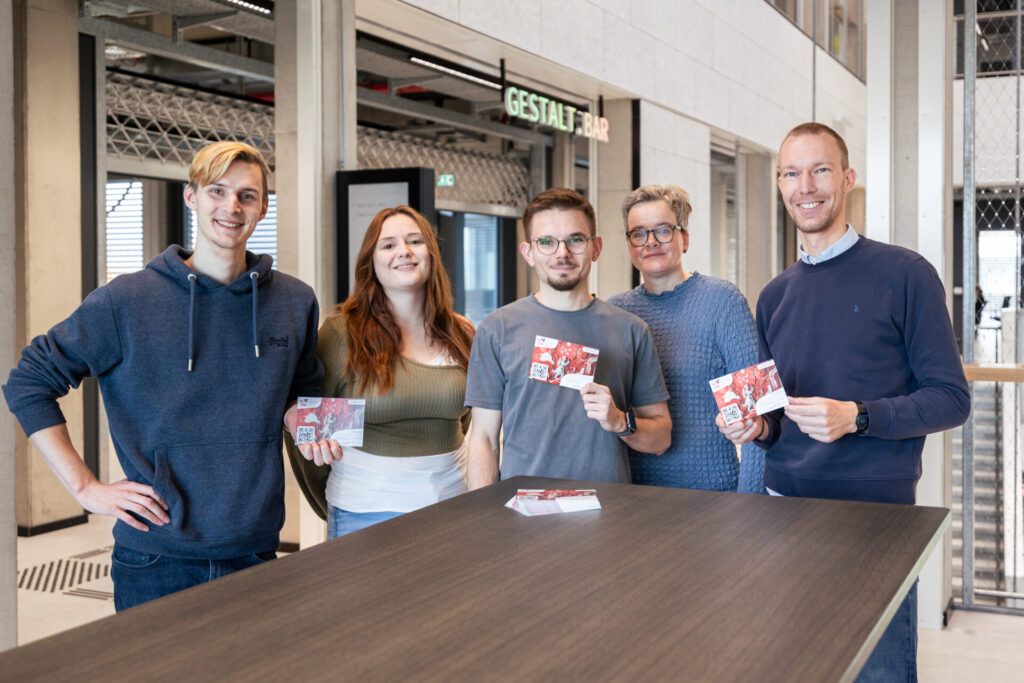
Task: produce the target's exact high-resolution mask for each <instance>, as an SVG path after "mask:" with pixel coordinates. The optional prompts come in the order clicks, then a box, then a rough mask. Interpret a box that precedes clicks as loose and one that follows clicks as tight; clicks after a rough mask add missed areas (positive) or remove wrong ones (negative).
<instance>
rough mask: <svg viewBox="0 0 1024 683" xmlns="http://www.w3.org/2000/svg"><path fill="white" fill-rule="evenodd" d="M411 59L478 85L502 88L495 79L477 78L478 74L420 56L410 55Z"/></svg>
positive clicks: (494, 88)
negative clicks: (436, 62)
mask: <svg viewBox="0 0 1024 683" xmlns="http://www.w3.org/2000/svg"><path fill="white" fill-rule="evenodd" d="M409 61H410V62H412V63H414V64H419V65H420V66H425V67H427V68H428V69H433V70H434V71H440V72H441V73H445V74H448V75H449V76H455V77H456V78H461V79H462V80H464V81H470V82H471V83H476V84H477V85H482V86H484V87H485V88H491V89H493V90H501V85H499V84H498V83H495V82H493V81H488V80H485V79H483V78H477V77H476V76H473V75H470V74H467V73H463V72H462V71H456V70H455V69H450V68H448V67H447V66H442V65H441V64H435V63H434V62H428V61H427V60H425V59H420V58H419V57H409Z"/></svg>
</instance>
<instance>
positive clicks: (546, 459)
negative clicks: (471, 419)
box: [466, 295, 668, 483]
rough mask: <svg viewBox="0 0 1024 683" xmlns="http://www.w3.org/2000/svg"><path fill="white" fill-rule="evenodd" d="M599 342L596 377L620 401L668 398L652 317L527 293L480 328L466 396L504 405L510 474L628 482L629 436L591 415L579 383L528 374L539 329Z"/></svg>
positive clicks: (505, 471) (475, 402)
mask: <svg viewBox="0 0 1024 683" xmlns="http://www.w3.org/2000/svg"><path fill="white" fill-rule="evenodd" d="M538 335H540V336H544V337H549V338H554V339H558V340H560V341H567V342H573V343H575V344H580V345H582V346H590V347H595V348H597V349H598V350H599V351H600V353H599V355H598V359H597V372H596V374H595V376H594V381H595V382H597V383H598V384H604V385H605V386H607V387H608V388H609V389H610V390H611V393H612V396H613V397H614V399H615V405H616V406H617V407H618V408H619V409H620V410H625V409H626V408H628V407H630V406H646V405H650V404H652V403H659V402H661V401H667V400H668V392H667V391H666V390H665V382H664V380H663V379H662V377H661V366H660V365H659V364H658V356H657V354H655V352H654V343H653V341H652V340H651V332H650V330H648V329H647V324H646V323H645V322H644V321H643V320H641V319H640V318H638V317H636V316H635V315H633V314H632V313H627V312H626V311H623V310H622V309H620V308H616V307H615V306H612V305H611V304H608V303H606V302H604V301H602V300H600V299H597V298H595V299H594V300H593V301H592V302H590V304H589V305H588V306H587V307H586V308H584V309H582V310H579V311H556V310H554V309H551V308H547V307H546V306H544V305H542V304H541V303H540V302H539V301H537V299H536V298H535V297H533V296H532V295H531V296H528V297H525V298H523V299H520V300H518V301H516V302H514V303H511V304H509V305H507V306H503V307H502V308H499V309H498V310H496V311H494V312H493V313H491V314H490V315H489V316H487V318H485V319H484V321H483V322H482V323H480V327H479V328H477V331H476V338H475V339H474V340H473V351H472V353H471V355H470V359H469V375H468V377H467V380H466V405H467V406H471V407H478V408H488V409H491V410H500V411H501V412H502V423H503V426H504V430H505V431H504V433H505V443H504V451H503V455H502V461H501V475H502V477H504V478H508V477H514V476H517V475H532V476H541V477H559V478H564V479H583V480H589V481H612V482H623V483H629V459H628V449H627V447H626V444H625V443H624V442H623V441H622V439H620V438H619V437H617V436H615V435H614V434H612V433H611V432H606V431H605V430H603V429H601V425H600V424H599V423H598V422H597V420H593V419H591V418H589V417H587V412H586V411H585V410H584V409H583V399H582V398H581V397H580V394H579V391H578V390H576V389H570V388H567V387H561V386H558V385H555V384H548V383H547V382H542V381H538V380H533V379H530V363H531V359H532V356H533V348H534V343H535V340H536V338H537V336H538Z"/></svg>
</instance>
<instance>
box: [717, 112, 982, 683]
mask: <svg viewBox="0 0 1024 683" xmlns="http://www.w3.org/2000/svg"><path fill="white" fill-rule="evenodd" d="M856 178H857V174H856V173H855V172H854V170H853V169H852V168H850V165H849V154H848V152H847V148H846V143H845V142H844V141H843V139H842V137H840V136H839V135H838V134H837V133H836V132H835V131H834V130H832V129H831V128H829V127H827V126H824V125H822V124H819V123H806V124H802V125H800V126H797V127H796V128H794V129H793V130H792V131H790V132H789V134H788V135H787V136H786V138H785V139H784V140H783V142H782V146H781V148H780V149H779V179H778V184H779V191H780V193H781V194H782V198H783V201H784V202H785V204H786V209H787V210H788V211H789V214H790V215H791V216H792V217H793V220H794V221H795V222H796V226H797V230H798V231H799V236H800V259H799V260H798V261H797V262H796V263H794V264H793V265H792V266H790V267H789V268H788V269H786V271H785V272H783V273H782V274H781V275H779V276H778V277H776V278H775V279H774V280H772V281H771V282H770V283H768V285H767V286H766V287H765V288H764V290H763V291H762V292H761V296H760V298H759V299H758V302H757V331H758V345H759V352H760V356H761V358H762V359H763V360H767V359H768V358H774V359H775V362H776V365H777V367H778V370H779V375H780V376H781V378H782V384H783V387H784V388H785V389H786V392H787V393H788V394H789V395H790V399H789V400H790V405H789V406H788V407H787V408H785V410H784V411H778V412H775V413H770V414H768V415H765V416H761V417H758V418H756V419H753V420H745V421H743V422H740V423H735V424H734V425H732V426H729V427H726V426H725V425H724V423H723V422H722V420H721V417H719V418H718V423H719V427H720V429H721V430H722V431H723V433H724V434H725V435H726V436H728V437H729V438H730V439H732V440H733V441H735V442H736V443H747V442H750V441H753V442H754V443H756V444H757V445H759V446H761V447H762V448H764V449H765V451H766V455H767V457H766V465H765V484H766V485H767V486H768V490H769V493H773V494H776V495H785V496H803V497H810V498H831V499H839V500H859V501H873V502H881V503H904V504H913V503H914V501H915V489H916V486H917V481H918V479H919V478H920V477H921V453H922V451H923V449H924V440H925V436H926V435H927V434H930V433H932V432H938V431H942V430H946V429H950V428H952V427H955V426H957V425H960V424H962V423H963V422H964V420H966V419H967V414H968V412H969V411H970V398H969V394H968V389H967V381H966V379H965V378H964V372H963V366H962V365H961V361H960V356H959V352H958V350H957V346H956V341H955V339H954V337H953V327H952V325H951V323H950V320H949V314H948V312H947V310H946V297H945V294H944V292H943V288H942V282H941V281H940V280H939V276H938V274H937V273H936V272H935V269H934V268H933V267H932V266H931V264H929V263H928V261H927V260H925V259H924V258H923V257H922V256H921V255H919V254H917V253H915V252H913V251H910V250H909V249H904V248H902V247H897V246H893V245H889V244H882V243H880V242H875V241H874V240H870V239H867V238H865V237H860V236H858V235H857V233H856V232H854V231H853V229H852V228H851V227H850V226H849V225H847V224H846V222H845V215H846V212H845V208H846V195H847V193H849V192H850V190H851V189H853V186H854V183H855V182H856ZM858 680H861V681H916V680H917V586H916V584H915V586H914V587H913V588H911V590H910V591H909V593H908V594H907V597H906V598H905V599H904V601H903V603H902V605H901V606H900V607H899V609H898V610H897V612H896V614H895V615H894V616H893V619H892V621H891V622H890V623H889V626H888V628H887V629H886V631H885V633H884V634H883V635H882V638H881V639H880V640H879V641H878V644H877V645H876V647H875V650H874V652H873V653H872V654H871V656H870V657H869V658H868V661H867V663H866V664H865V665H864V668H863V669H862V671H861V673H860V677H859V678H858Z"/></svg>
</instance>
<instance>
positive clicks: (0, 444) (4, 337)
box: [0, 2, 18, 652]
mask: <svg viewBox="0 0 1024 683" xmlns="http://www.w3.org/2000/svg"><path fill="white" fill-rule="evenodd" d="M15 44H16V43H15V36H14V15H13V8H12V7H11V4H10V3H6V2H4V3H0V331H2V332H0V367H8V366H11V365H13V364H14V361H15V358H17V354H18V340H17V336H16V334H15V329H16V326H17V324H16V323H17V305H18V297H17V290H16V285H17V282H16V278H15V271H16V270H17V256H16V253H15V240H16V231H15V219H14V207H15V203H16V200H15V187H14V164H15V157H14V145H15V134H14V64H15V56H14V53H15ZM17 434H18V427H17V426H16V425H15V423H14V417H13V416H11V414H10V413H8V412H7V411H6V410H0V652H2V651H3V650H7V649H9V648H12V647H15V646H16V645H17V644H18V589H17V585H16V577H17V565H18V557H17V552H18V545H17V542H16V540H17V539H16V537H15V529H16V528H17V523H16V520H15V515H14V498H15V485H14V458H15V454H14V451H15V448H14V443H15V440H16V439H17Z"/></svg>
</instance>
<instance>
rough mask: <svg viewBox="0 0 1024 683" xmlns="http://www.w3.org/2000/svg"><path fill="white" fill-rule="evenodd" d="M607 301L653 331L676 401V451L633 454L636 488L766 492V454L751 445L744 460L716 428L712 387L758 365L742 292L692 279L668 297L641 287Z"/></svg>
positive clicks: (696, 277)
mask: <svg viewBox="0 0 1024 683" xmlns="http://www.w3.org/2000/svg"><path fill="white" fill-rule="evenodd" d="M608 301H609V303H612V304H615V305H616V306H619V307H620V308H624V309H625V310H627V311H629V312H630V313H633V314H634V315H637V316H639V317H640V318H642V319H643V320H644V321H645V322H646V323H647V325H648V326H649V327H650V328H651V334H652V335H653V337H654V346H655V348H656V349H657V351H658V358H659V360H660V361H661V369H662V372H663V373H664V375H665V385H666V386H667V387H668V391H669V394H670V396H671V397H670V398H669V401H668V407H669V412H670V413H671V415H672V446H671V447H670V448H669V450H668V451H666V452H665V454H664V455H660V456H659V455H650V454H647V453H637V452H635V451H631V452H630V470H631V472H632V477H633V483H634V484H649V485H654V486H674V487H677V488H690V489H706V490H712V491H735V490H739V491H740V492H743V493H763V492H764V454H763V453H762V452H761V450H760V449H759V448H756V447H754V446H752V445H750V444H748V445H746V446H744V447H743V450H742V461H741V462H737V458H736V449H735V447H734V446H733V445H732V444H731V443H729V441H727V440H726V439H725V437H723V436H722V435H721V433H719V431H718V427H716V426H715V416H716V415H717V414H718V407H717V406H716V405H715V398H714V395H713V394H712V393H711V387H710V386H708V380H711V379H714V378H715V377H720V376H721V375H724V374H725V373H727V372H733V371H735V370H739V369H741V368H745V367H748V366H750V365H753V364H754V363H756V362H757V341H756V333H755V329H754V319H753V317H752V316H751V314H750V307H749V306H748V305H747V302H746V300H745V299H744V298H743V295H742V294H740V292H739V290H738V289H736V287H735V286H733V285H732V284H731V283H729V282H726V281H725V280H719V279H718V278H713V277H706V276H704V275H701V274H700V273H693V275H691V276H690V277H689V278H687V279H686V280H685V281H684V282H682V283H681V284H679V285H678V286H677V287H676V288H675V289H673V290H671V291H668V292H663V293H661V294H651V293H649V292H647V290H645V289H644V288H643V286H642V285H641V286H639V287H637V288H635V289H633V290H631V291H628V292H623V293H622V294H617V295H615V296H613V297H611V298H610V299H609V300H608ZM737 484H738V488H737Z"/></svg>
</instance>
